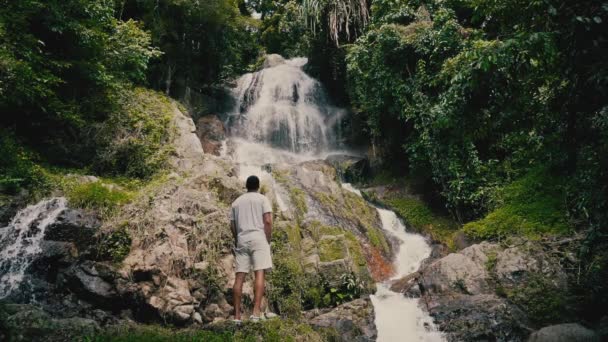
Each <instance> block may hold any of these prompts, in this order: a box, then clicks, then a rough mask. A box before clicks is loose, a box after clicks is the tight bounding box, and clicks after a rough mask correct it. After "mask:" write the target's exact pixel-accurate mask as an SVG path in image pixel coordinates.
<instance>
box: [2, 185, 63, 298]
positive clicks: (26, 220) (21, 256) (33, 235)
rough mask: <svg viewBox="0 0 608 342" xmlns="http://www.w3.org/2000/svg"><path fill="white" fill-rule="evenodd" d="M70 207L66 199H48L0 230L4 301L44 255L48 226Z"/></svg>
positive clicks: (21, 213)
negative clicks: (28, 270) (43, 244)
mask: <svg viewBox="0 0 608 342" xmlns="http://www.w3.org/2000/svg"><path fill="white" fill-rule="evenodd" d="M66 206H67V200H66V199H65V198H63V197H58V198H51V199H48V200H44V201H41V202H39V203H37V204H35V205H30V206H28V207H26V208H25V209H22V210H21V211H19V212H18V213H17V215H15V217H14V218H13V220H12V221H11V223H10V224H9V225H8V226H6V227H3V228H0V299H1V298H4V297H6V296H8V295H9V294H10V293H11V291H13V290H15V289H17V288H18V287H19V284H20V283H21V282H22V280H23V278H24V275H25V271H26V270H27V268H28V266H29V265H30V264H31V263H32V261H34V258H35V257H36V255H37V254H38V253H40V252H41V248H40V243H41V241H42V239H43V237H44V232H45V230H46V227H48V226H49V225H50V224H52V223H53V222H55V219H56V218H57V216H58V215H59V214H60V213H61V212H62V211H63V210H65V209H66Z"/></svg>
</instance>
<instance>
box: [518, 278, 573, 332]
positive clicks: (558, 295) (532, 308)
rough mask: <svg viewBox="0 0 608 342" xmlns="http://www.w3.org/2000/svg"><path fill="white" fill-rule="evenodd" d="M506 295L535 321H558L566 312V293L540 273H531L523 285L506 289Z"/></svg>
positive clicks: (542, 322) (547, 322)
mask: <svg viewBox="0 0 608 342" xmlns="http://www.w3.org/2000/svg"><path fill="white" fill-rule="evenodd" d="M506 295H507V298H508V299H509V300H510V301H511V302H513V303H515V304H516V305H518V306H520V307H521V309H522V310H523V311H524V312H526V313H527V314H528V317H530V319H531V320H532V321H533V322H536V323H540V324H543V325H547V324H551V323H554V324H555V323H559V322H561V321H562V320H563V319H564V317H565V315H566V313H567V310H566V305H567V303H568V294H567V293H566V292H565V291H562V290H560V289H558V288H557V287H555V285H553V284H552V281H551V279H547V278H544V277H543V276H542V275H531V276H530V279H528V280H527V282H526V284H525V285H524V286H523V287H520V288H517V289H514V290H511V291H509V290H507V291H506Z"/></svg>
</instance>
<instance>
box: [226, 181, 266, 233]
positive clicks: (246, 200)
mask: <svg viewBox="0 0 608 342" xmlns="http://www.w3.org/2000/svg"><path fill="white" fill-rule="evenodd" d="M271 212H272V206H271V205H270V201H269V200H268V198H266V196H264V195H262V194H260V193H258V192H247V193H245V194H243V195H241V196H239V198H237V199H236V200H235V201H234V203H232V208H231V210H230V220H232V221H235V225H236V232H237V237H238V239H239V241H241V237H244V236H246V235H250V233H253V232H261V233H262V234H263V233H264V218H263V216H264V214H265V213H271ZM251 235H256V234H251Z"/></svg>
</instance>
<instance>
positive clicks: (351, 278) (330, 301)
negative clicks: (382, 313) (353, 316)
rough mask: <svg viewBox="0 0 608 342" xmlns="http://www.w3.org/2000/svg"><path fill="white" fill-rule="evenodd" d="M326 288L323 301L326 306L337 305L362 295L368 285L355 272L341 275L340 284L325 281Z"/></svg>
mask: <svg viewBox="0 0 608 342" xmlns="http://www.w3.org/2000/svg"><path fill="white" fill-rule="evenodd" d="M324 289H325V293H326V294H325V295H324V296H323V303H324V304H325V305H326V306H337V305H340V304H343V303H346V302H350V301H353V300H355V299H357V298H359V297H361V295H362V294H363V293H365V290H366V289H367V286H366V284H365V282H364V281H363V280H361V279H359V277H358V276H357V275H356V274H355V273H346V274H343V275H342V276H341V277H340V282H339V284H338V286H332V285H331V284H329V283H327V282H325V283H324Z"/></svg>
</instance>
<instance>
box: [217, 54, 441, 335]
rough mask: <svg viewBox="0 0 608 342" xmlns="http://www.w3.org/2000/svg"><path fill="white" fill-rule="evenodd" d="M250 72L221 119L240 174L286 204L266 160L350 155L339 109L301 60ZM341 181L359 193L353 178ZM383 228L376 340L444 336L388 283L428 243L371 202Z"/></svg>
mask: <svg viewBox="0 0 608 342" xmlns="http://www.w3.org/2000/svg"><path fill="white" fill-rule="evenodd" d="M270 60H273V61H274V63H273V64H271V65H268V66H266V68H265V69H262V70H261V71H258V72H256V73H250V74H246V75H243V76H242V77H241V78H240V79H239V80H238V83H237V87H236V88H235V89H234V92H233V96H234V98H235V102H236V104H235V106H234V110H233V111H232V112H231V113H228V116H227V119H226V125H227V127H229V129H230V132H231V138H230V140H231V142H230V145H232V146H233V147H232V148H233V153H232V158H233V160H234V162H235V163H236V164H237V165H238V166H239V177H240V178H241V179H243V180H244V179H245V178H247V177H248V176H249V175H252V174H254V175H257V176H258V177H260V179H261V180H262V182H263V183H266V184H270V185H271V187H272V188H273V190H274V194H275V196H276V198H277V202H278V206H279V210H287V208H286V205H285V203H284V202H285V201H284V200H283V199H282V193H284V191H281V187H280V185H279V184H277V182H276V181H275V180H274V179H273V177H272V173H271V172H269V167H268V166H267V165H270V164H288V165H295V164H297V163H300V162H304V161H308V160H316V159H325V158H326V157H327V156H329V155H332V154H347V155H348V154H350V155H353V153H352V152H351V151H347V150H344V149H341V148H339V147H340V146H339V142H340V140H341V137H340V122H341V120H342V118H343V116H344V113H345V111H344V110H342V109H339V108H335V107H333V106H331V105H329V104H328V101H327V98H326V95H325V92H324V91H323V89H322V87H321V85H320V84H319V82H318V81H316V80H315V79H313V78H311V77H310V76H308V75H307V74H306V73H305V72H304V71H303V70H302V67H303V66H304V65H305V64H306V59H305V58H295V59H291V60H283V59H282V57H280V56H276V55H275V56H274V57H271V58H270ZM342 187H343V188H344V189H346V190H348V191H351V192H354V193H356V194H357V195H359V196H361V192H360V191H359V190H357V189H355V188H354V187H353V186H352V185H351V184H348V183H344V184H342ZM376 209H377V210H378V214H379V216H380V219H381V221H382V227H383V229H384V230H386V231H387V232H388V233H389V234H391V235H393V236H394V237H395V238H396V239H397V240H398V241H399V250H398V252H397V254H396V256H395V260H394V266H395V274H394V276H393V277H392V278H391V279H389V280H388V281H387V282H386V283H378V284H377V291H376V293H375V294H374V295H372V296H371V300H372V304H373V306H374V310H375V315H376V317H375V324H376V327H377V329H378V341H383V342H392V341H444V337H443V335H442V334H441V332H439V331H438V330H437V328H436V327H435V325H434V324H433V319H432V318H431V317H430V316H429V315H428V313H427V312H425V311H424V310H423V309H422V308H421V307H420V305H419V300H418V299H417V298H407V297H405V296H404V295H403V294H400V293H396V292H392V291H391V290H390V289H389V288H390V284H389V282H390V281H391V280H395V279H399V278H402V277H403V276H406V275H408V274H410V273H412V272H415V271H417V270H418V267H419V266H420V264H421V262H422V261H423V260H424V259H425V258H427V257H428V256H429V254H430V252H431V248H430V246H429V245H428V243H427V242H426V240H425V239H424V237H422V236H421V235H418V234H412V233H408V232H407V231H406V227H405V226H404V224H403V223H402V222H401V220H400V219H399V218H398V217H397V215H396V214H395V213H394V212H392V211H390V210H386V209H381V208H376Z"/></svg>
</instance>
